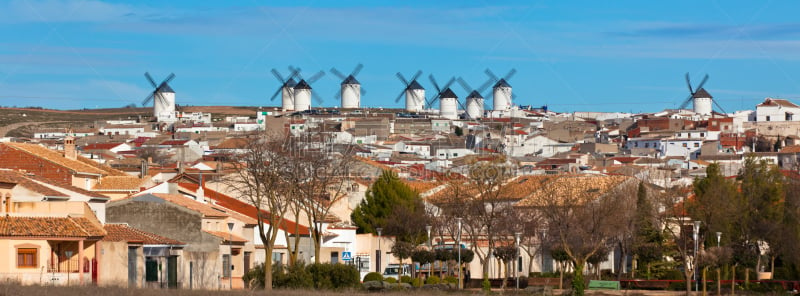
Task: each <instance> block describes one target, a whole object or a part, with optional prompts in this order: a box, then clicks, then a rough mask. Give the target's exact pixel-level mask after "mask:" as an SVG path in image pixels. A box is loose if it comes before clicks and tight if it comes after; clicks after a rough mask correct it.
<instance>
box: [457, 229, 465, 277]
mask: <svg viewBox="0 0 800 296" xmlns="http://www.w3.org/2000/svg"><path fill="white" fill-rule="evenodd" d="M456 227H457V228H458V230H457V232H456V247H457V248H458V288H459V289H461V286H462V284H463V283H464V279H463V278H462V277H461V218H456Z"/></svg>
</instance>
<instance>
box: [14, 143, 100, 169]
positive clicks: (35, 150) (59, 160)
mask: <svg viewBox="0 0 800 296" xmlns="http://www.w3.org/2000/svg"><path fill="white" fill-rule="evenodd" d="M2 145H6V146H8V147H11V148H14V149H17V150H20V151H23V152H26V153H28V154H31V155H32V156H33V157H38V158H41V159H44V160H47V161H50V162H52V163H54V164H56V165H59V166H62V167H65V168H67V169H69V170H72V171H75V172H81V173H90V174H98V175H105V174H108V173H107V172H105V171H104V170H102V169H100V168H98V167H95V166H91V165H89V164H86V163H84V162H82V161H78V160H72V159H69V158H66V157H64V155H63V154H62V153H60V152H57V151H54V150H50V149H47V148H45V147H42V146H39V145H35V144H26V143H13V142H8V143H3V144H2ZM78 158H82V157H80V156H78ZM89 161H91V160H89ZM95 163H96V162H95Z"/></svg>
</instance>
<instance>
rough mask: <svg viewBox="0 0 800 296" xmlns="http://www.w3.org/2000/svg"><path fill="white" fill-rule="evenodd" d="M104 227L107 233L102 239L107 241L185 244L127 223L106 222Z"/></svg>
mask: <svg viewBox="0 0 800 296" xmlns="http://www.w3.org/2000/svg"><path fill="white" fill-rule="evenodd" d="M103 228H104V229H105V230H106V233H107V235H106V236H105V237H104V238H103V239H102V240H103V241H107V242H128V243H142V244H145V245H184V243H183V242H180V241H177V240H174V239H171V238H167V237H163V236H160V235H157V234H153V233H149V232H146V231H143V230H139V229H136V228H133V227H130V226H128V225H127V224H106V225H104V226H103Z"/></svg>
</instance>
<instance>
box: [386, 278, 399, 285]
mask: <svg viewBox="0 0 800 296" xmlns="http://www.w3.org/2000/svg"><path fill="white" fill-rule="evenodd" d="M384 281H385V282H387V283H390V284H394V283H397V279H396V278H393V277H388V278H385V279H384Z"/></svg>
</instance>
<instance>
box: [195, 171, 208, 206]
mask: <svg viewBox="0 0 800 296" xmlns="http://www.w3.org/2000/svg"><path fill="white" fill-rule="evenodd" d="M197 200H198V201H201V202H205V200H206V192H205V190H204V189H203V172H200V186H198V188H197Z"/></svg>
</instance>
